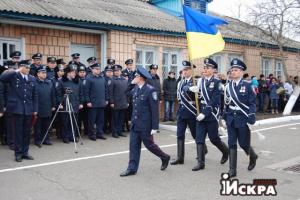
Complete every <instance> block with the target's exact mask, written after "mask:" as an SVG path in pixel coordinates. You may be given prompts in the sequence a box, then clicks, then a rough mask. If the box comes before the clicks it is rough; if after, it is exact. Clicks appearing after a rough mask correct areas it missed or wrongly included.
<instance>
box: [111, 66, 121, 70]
mask: <svg viewBox="0 0 300 200" xmlns="http://www.w3.org/2000/svg"><path fill="white" fill-rule="evenodd" d="M117 70H122V66H121V65H114V66H113V71H117Z"/></svg>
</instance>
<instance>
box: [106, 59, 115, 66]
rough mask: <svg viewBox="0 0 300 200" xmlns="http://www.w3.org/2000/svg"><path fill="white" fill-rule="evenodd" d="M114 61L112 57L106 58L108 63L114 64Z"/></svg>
mask: <svg viewBox="0 0 300 200" xmlns="http://www.w3.org/2000/svg"><path fill="white" fill-rule="evenodd" d="M115 63H116V61H115V59H112V58H109V59H107V64H108V65H114V64H115Z"/></svg>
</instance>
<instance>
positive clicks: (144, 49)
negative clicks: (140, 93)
mask: <svg viewBox="0 0 300 200" xmlns="http://www.w3.org/2000/svg"><path fill="white" fill-rule="evenodd" d="M138 51H141V52H142V63H136V66H142V67H144V68H145V69H147V70H148V67H149V65H151V64H157V53H156V52H157V51H156V49H155V48H154V47H149V46H139V47H137V48H136V53H137V52H138ZM147 52H151V53H153V63H146V53H147Z"/></svg>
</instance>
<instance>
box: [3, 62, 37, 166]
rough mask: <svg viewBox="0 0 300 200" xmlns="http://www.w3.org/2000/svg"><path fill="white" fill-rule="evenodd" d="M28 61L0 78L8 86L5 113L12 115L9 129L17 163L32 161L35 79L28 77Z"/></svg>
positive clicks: (35, 112)
mask: <svg viewBox="0 0 300 200" xmlns="http://www.w3.org/2000/svg"><path fill="white" fill-rule="evenodd" d="M29 71H30V60H23V61H21V62H19V69H18V70H16V71H14V70H8V71H6V72H5V73H3V74H2V75H1V77H0V81H3V82H7V83H8V84H9V90H8V94H7V104H6V112H8V113H12V116H11V121H10V122H11V124H10V126H11V127H14V128H13V129H12V131H13V135H14V137H15V157H16V161H17V162H21V161H22V159H28V160H33V157H32V156H30V155H29V153H28V150H29V143H30V128H31V119H32V114H34V115H35V116H36V115H37V111H38V104H37V100H38V99H37V98H38V96H37V92H36V88H35V87H36V86H35V78H34V77H33V76H31V75H29Z"/></svg>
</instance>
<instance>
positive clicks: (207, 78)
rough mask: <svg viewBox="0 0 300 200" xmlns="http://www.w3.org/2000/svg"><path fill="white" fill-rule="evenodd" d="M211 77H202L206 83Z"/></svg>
mask: <svg viewBox="0 0 300 200" xmlns="http://www.w3.org/2000/svg"><path fill="white" fill-rule="evenodd" d="M212 77H213V76H209V77H204V79H205V80H206V81H210V80H211V79H212Z"/></svg>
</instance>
